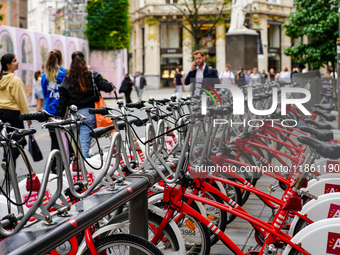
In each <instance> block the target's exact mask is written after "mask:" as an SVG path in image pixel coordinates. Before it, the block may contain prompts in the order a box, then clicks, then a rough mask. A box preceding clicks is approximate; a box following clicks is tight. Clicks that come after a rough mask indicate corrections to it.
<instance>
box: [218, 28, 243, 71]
mask: <svg viewBox="0 0 340 255" xmlns="http://www.w3.org/2000/svg"><path fill="white" fill-rule="evenodd" d="M225 61H226V52H225V24H224V22H221V23H218V24H217V26H216V69H217V71H218V72H222V71H223V70H224V67H225V64H226V63H225ZM231 68H232V70H234V69H236V68H238V67H236V66H232V67H231Z"/></svg>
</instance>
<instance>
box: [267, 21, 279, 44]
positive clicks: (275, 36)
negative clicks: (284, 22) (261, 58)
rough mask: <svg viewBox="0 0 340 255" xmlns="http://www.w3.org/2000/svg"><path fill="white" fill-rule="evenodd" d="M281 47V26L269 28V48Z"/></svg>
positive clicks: (270, 26)
mask: <svg viewBox="0 0 340 255" xmlns="http://www.w3.org/2000/svg"><path fill="white" fill-rule="evenodd" d="M280 45H281V26H280V25H269V26H268V47H272V48H280Z"/></svg>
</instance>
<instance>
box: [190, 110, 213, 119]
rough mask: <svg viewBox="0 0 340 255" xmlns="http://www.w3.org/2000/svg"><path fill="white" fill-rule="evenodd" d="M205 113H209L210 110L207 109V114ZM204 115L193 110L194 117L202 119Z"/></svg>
mask: <svg viewBox="0 0 340 255" xmlns="http://www.w3.org/2000/svg"><path fill="white" fill-rule="evenodd" d="M206 115H210V112H209V111H207V114H206ZM206 115H203V114H202V113H200V112H195V113H193V116H194V118H198V119H203V118H204V117H205V116H206Z"/></svg>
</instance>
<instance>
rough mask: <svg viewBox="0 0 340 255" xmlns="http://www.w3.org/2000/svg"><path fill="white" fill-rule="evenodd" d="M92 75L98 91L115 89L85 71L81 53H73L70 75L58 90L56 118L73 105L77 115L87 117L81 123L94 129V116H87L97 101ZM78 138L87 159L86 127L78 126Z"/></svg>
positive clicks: (99, 76) (88, 140)
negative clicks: (75, 107) (58, 99)
mask: <svg viewBox="0 0 340 255" xmlns="http://www.w3.org/2000/svg"><path fill="white" fill-rule="evenodd" d="M92 75H93V79H94V82H95V83H96V85H97V87H98V90H102V91H105V92H111V91H112V90H114V89H115V86H113V84H112V83H110V82H109V81H107V80H105V79H103V78H102V76H101V75H100V74H99V73H97V72H94V71H91V72H89V71H88V70H87V65H86V62H85V57H84V54H83V53H82V52H81V51H76V52H73V54H72V63H71V68H70V74H69V75H68V77H66V78H65V79H64V80H63V82H62V83H61V85H60V88H59V96H60V101H59V106H58V111H57V115H58V116H60V117H64V116H65V112H66V108H67V106H71V105H75V106H77V107H78V113H80V114H82V115H84V116H86V117H87V119H86V120H85V121H83V122H84V123H86V124H87V125H89V126H90V127H91V128H95V127H96V116H95V115H94V114H89V109H90V108H94V103H95V100H97V99H95V96H94V92H93V84H92ZM79 137H80V143H81V148H82V152H83V155H84V157H85V158H88V157H89V149H90V144H91V137H90V135H89V129H88V127H86V126H85V125H80V129H79Z"/></svg>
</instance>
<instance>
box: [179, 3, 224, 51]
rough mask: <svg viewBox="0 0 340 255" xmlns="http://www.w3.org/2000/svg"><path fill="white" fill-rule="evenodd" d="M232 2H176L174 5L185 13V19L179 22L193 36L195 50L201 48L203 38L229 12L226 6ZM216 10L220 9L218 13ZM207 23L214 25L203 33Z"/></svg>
mask: <svg viewBox="0 0 340 255" xmlns="http://www.w3.org/2000/svg"><path fill="white" fill-rule="evenodd" d="M230 2H231V1H230V0H220V1H213V2H212V1H210V0H182V1H178V3H177V4H174V6H175V7H176V8H177V9H178V10H179V11H180V12H181V14H182V15H183V20H179V21H178V23H179V24H180V25H182V27H183V28H184V29H185V30H187V31H188V32H189V33H190V34H191V36H192V38H193V50H194V51H195V50H199V49H200V48H201V45H200V41H201V39H202V38H203V37H205V36H207V35H209V34H211V33H212V32H213V30H214V29H215V27H216V24H217V23H218V22H219V21H221V20H222V19H223V18H224V17H225V16H226V15H228V14H229V13H228V11H227V10H226V6H227V4H228V3H230ZM202 7H204V8H207V7H208V8H209V9H208V11H206V10H207V9H206V10H205V11H203V10H202V9H203V8H202ZM201 8H202V9H201ZM200 9H201V10H200ZM209 10H210V11H209ZM216 11H218V14H217V15H216ZM203 15H204V16H203ZM202 17H204V18H202ZM206 24H212V26H210V27H209V28H208V29H207V30H204V32H203V33H202V28H203V27H204V26H205V25H206Z"/></svg>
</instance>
